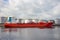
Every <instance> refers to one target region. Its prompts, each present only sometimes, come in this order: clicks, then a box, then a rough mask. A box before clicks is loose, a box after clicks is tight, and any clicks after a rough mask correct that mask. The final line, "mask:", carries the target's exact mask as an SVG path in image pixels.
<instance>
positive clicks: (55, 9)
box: [0, 0, 60, 19]
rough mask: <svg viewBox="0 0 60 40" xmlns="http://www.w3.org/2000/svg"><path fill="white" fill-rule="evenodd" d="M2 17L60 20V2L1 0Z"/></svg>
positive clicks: (0, 14) (47, 0)
mask: <svg viewBox="0 0 60 40" xmlns="http://www.w3.org/2000/svg"><path fill="white" fill-rule="evenodd" d="M0 16H7V17H8V16H14V17H17V18H33V19H34V18H37V19H56V18H60V0H0Z"/></svg>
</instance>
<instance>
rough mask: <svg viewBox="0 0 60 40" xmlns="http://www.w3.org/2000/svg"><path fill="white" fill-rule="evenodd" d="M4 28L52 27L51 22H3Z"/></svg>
mask: <svg viewBox="0 0 60 40" xmlns="http://www.w3.org/2000/svg"><path fill="white" fill-rule="evenodd" d="M4 26H5V28H53V27H52V26H53V22H38V23H34V22H31V23H5V24H4Z"/></svg>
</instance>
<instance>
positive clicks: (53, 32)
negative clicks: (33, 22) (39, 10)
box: [0, 27, 60, 40]
mask: <svg viewBox="0 0 60 40" xmlns="http://www.w3.org/2000/svg"><path fill="white" fill-rule="evenodd" d="M0 40H60V28H58V27H55V28H54V29H39V28H11V29H9V28H5V29H4V28H0Z"/></svg>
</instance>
